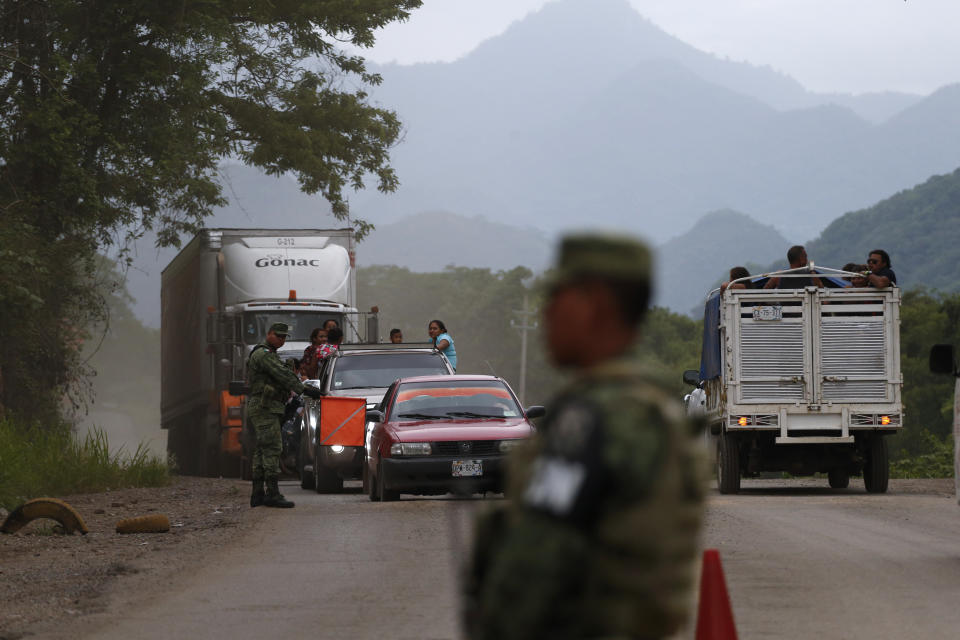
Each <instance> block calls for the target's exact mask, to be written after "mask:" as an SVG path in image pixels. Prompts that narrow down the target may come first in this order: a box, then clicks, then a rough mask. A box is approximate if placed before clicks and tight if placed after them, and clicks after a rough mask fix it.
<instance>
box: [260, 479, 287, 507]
mask: <svg viewBox="0 0 960 640" xmlns="http://www.w3.org/2000/svg"><path fill="white" fill-rule="evenodd" d="M263 506H265V507H279V508H280V509H289V508H290V507H292V506H293V503H292V502H290V501H289V500H287V499H286V498H284V497H283V495H282V494H281V493H280V487H279V485H278V484H277V479H276V478H270V479H269V480H267V495H266V496H264V498H263Z"/></svg>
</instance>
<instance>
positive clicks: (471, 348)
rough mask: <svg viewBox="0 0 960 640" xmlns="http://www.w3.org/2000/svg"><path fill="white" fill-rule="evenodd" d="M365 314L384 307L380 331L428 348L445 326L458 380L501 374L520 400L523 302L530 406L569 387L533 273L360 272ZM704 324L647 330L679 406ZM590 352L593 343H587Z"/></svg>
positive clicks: (686, 322) (653, 362)
mask: <svg viewBox="0 0 960 640" xmlns="http://www.w3.org/2000/svg"><path fill="white" fill-rule="evenodd" d="M357 287H358V289H359V291H360V302H361V306H364V307H366V306H372V305H377V306H379V308H380V311H381V314H380V315H381V331H382V333H383V334H384V336H386V334H387V332H388V331H389V330H390V329H391V328H394V327H396V328H399V329H401V330H402V331H403V334H404V339H405V341H406V342H414V341H425V340H426V339H427V324H428V323H429V322H430V321H431V320H434V319H439V320H442V321H443V322H444V324H446V326H447V328H448V329H449V330H450V333H451V335H452V336H453V339H454V342H455V344H456V348H457V359H458V360H459V369H458V372H459V373H484V374H491V373H492V374H496V375H499V376H502V377H503V378H504V379H506V380H507V381H508V382H509V383H510V385H511V386H512V387H513V389H514V391H516V392H517V393H519V389H520V346H521V345H520V331H519V329H518V328H517V325H520V324H521V317H520V315H519V314H518V313H516V311H518V310H522V309H523V300H524V296H526V298H527V305H528V308H529V309H530V310H531V311H534V312H535V314H534V315H533V316H532V317H531V318H530V320H529V321H530V322H536V323H537V328H536V329H535V330H532V331H530V332H529V333H528V342H527V382H526V403H527V404H528V405H529V404H545V403H547V402H548V401H549V400H550V398H552V397H553V396H554V395H555V394H556V393H557V392H558V391H559V388H560V387H561V385H562V384H563V383H564V381H565V375H564V374H563V372H560V371H558V370H557V369H556V368H555V367H554V366H553V365H552V364H551V363H550V359H549V357H548V355H547V353H546V349H545V345H544V341H543V332H542V328H543V327H542V322H541V320H540V310H541V309H542V308H543V305H544V295H543V292H544V289H543V287H541V286H540V281H539V280H538V279H534V278H533V277H532V274H531V272H530V271H529V270H527V269H526V268H524V267H517V268H515V269H512V270H510V271H498V272H491V271H490V270H488V269H469V268H465V267H448V268H447V269H446V270H445V271H442V272H439V273H414V272H411V271H409V270H408V269H404V268H401V267H384V266H377V267H367V268H363V269H360V272H359V277H358V280H357ZM701 333H702V322H699V321H694V320H691V319H690V318H688V317H686V316H683V315H680V314H676V313H672V312H671V311H669V310H667V309H662V308H654V309H652V310H651V311H650V313H649V314H648V316H647V319H646V321H645V323H644V325H643V327H642V328H641V349H642V352H643V358H644V359H645V362H646V363H647V365H648V366H649V369H650V370H651V371H653V372H654V373H655V375H657V376H658V377H660V378H661V379H662V380H663V381H664V383H665V384H666V385H668V387H669V388H671V389H673V390H674V391H675V393H676V397H677V399H678V400H679V399H680V398H681V397H682V395H683V393H684V387H683V382H682V374H683V370H684V369H692V368H696V367H697V366H698V363H699V361H700V336H701ZM582 343H583V348H584V349H589V348H590V343H591V338H590V336H589V335H586V336H583V340H582Z"/></svg>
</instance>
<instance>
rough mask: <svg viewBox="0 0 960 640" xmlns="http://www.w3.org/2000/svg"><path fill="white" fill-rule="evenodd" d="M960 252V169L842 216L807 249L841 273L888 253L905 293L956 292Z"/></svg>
mask: <svg viewBox="0 0 960 640" xmlns="http://www.w3.org/2000/svg"><path fill="white" fill-rule="evenodd" d="M958 248H960V169H957V170H956V171H954V172H953V173H950V174H947V175H942V176H933V177H931V178H930V179H929V180H927V181H926V182H924V183H923V184H920V185H917V186H916V187H914V188H912V189H905V190H904V191H901V192H900V193H897V194H896V195H894V196H892V197H890V198H887V199H886V200H883V201H882V202H878V203H877V204H875V205H874V206H872V207H870V208H868V209H862V210H860V211H853V212H850V213H847V214H845V215H843V216H840V217H839V218H837V219H836V220H834V221H833V222H832V223H831V224H830V225H829V226H827V228H826V229H824V230H823V233H821V234H820V237H819V238H817V239H816V240H814V241H813V242H810V243H808V244H807V254H808V255H809V256H810V259H811V260H814V261H815V262H816V263H817V264H822V265H824V266H829V267H841V266H843V265H844V264H846V263H848V262H866V258H867V254H868V253H869V252H870V251H871V250H873V249H884V250H885V251H887V253H889V254H890V261H891V263H892V266H893V269H894V271H896V273H897V280H898V282H899V284H900V286H901V287H908V288H912V287H915V286H926V287H929V288H932V289H938V290H941V291H946V292H956V291H958V282H960V280H958V278H957V263H958V261H960V253H958Z"/></svg>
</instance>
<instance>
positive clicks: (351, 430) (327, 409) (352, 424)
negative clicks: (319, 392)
mask: <svg viewBox="0 0 960 640" xmlns="http://www.w3.org/2000/svg"><path fill="white" fill-rule="evenodd" d="M366 424H367V401H366V400H365V399H364V398H340V397H337V396H325V397H323V398H321V399H320V438H319V439H320V444H322V445H332V444H339V445H342V446H344V447H362V446H363V441H364V435H365V434H364V429H365V427H366Z"/></svg>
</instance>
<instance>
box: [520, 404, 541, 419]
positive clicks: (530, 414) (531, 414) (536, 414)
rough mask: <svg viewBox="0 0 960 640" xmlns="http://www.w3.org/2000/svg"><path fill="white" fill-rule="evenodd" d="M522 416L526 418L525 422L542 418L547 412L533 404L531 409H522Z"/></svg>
mask: <svg viewBox="0 0 960 640" xmlns="http://www.w3.org/2000/svg"><path fill="white" fill-rule="evenodd" d="M523 414H524V415H525V416H526V417H527V420H533V419H534V418H542V417H543V416H545V415H547V410H546V409H545V408H544V407H542V406H540V405H539V404H535V405H533V406H532V407H527V408H526V409H524V410H523Z"/></svg>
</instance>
